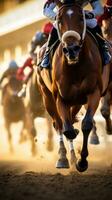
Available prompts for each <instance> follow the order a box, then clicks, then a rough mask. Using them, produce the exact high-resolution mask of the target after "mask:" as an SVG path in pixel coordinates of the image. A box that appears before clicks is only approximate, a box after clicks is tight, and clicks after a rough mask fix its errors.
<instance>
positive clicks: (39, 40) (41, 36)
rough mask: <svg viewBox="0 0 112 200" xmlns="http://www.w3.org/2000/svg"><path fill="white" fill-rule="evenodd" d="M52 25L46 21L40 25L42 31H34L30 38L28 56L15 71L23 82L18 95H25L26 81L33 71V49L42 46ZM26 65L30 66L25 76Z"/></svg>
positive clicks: (34, 58)
mask: <svg viewBox="0 0 112 200" xmlns="http://www.w3.org/2000/svg"><path fill="white" fill-rule="evenodd" d="M52 27H53V24H52V23H51V22H47V23H45V24H44V26H43V27H42V31H39V32H36V34H35V36H34V37H33V38H32V41H31V45H30V51H29V54H30V56H29V57H28V58H27V59H26V60H25V62H24V64H23V66H22V67H20V68H19V69H18V71H17V79H19V80H22V81H23V82H24V84H23V87H22V89H21V91H20V92H19V94H18V96H19V97H21V96H25V93H26V87H27V83H28V81H29V79H30V77H31V76H32V73H33V65H34V63H36V59H37V55H36V53H35V50H36V48H37V46H42V45H43V44H44V43H45V42H46V41H47V38H48V36H49V33H50V32H51V30H52ZM26 67H29V68H30V73H29V74H28V76H25V74H24V70H25V68H26Z"/></svg>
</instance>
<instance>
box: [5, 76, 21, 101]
mask: <svg viewBox="0 0 112 200" xmlns="http://www.w3.org/2000/svg"><path fill="white" fill-rule="evenodd" d="M21 88H22V82H21V81H20V80H17V79H16V76H11V77H10V78H9V81H8V84H7V92H8V94H9V95H10V96H11V97H17V98H18V92H19V91H20V89H21Z"/></svg>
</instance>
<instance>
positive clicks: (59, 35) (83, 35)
mask: <svg viewBox="0 0 112 200" xmlns="http://www.w3.org/2000/svg"><path fill="white" fill-rule="evenodd" d="M71 6H74V4H67V5H66V4H64V5H62V6H61V7H60V8H59V10H58V13H60V11H61V10H62V9H63V8H65V7H71ZM77 6H78V7H80V8H81V6H80V5H78V4H77ZM82 14H83V21H84V28H83V32H82V34H81V40H80V47H82V44H83V41H84V39H85V35H86V18H85V12H84V10H83V9H82ZM56 27H57V33H58V37H59V40H60V42H62V37H61V33H60V30H59V21H58V14H57V17H56Z"/></svg>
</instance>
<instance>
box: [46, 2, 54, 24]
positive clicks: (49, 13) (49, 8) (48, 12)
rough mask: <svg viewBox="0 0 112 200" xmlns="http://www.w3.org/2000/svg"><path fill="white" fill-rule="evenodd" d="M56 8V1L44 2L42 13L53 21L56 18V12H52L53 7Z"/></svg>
mask: <svg viewBox="0 0 112 200" xmlns="http://www.w3.org/2000/svg"><path fill="white" fill-rule="evenodd" d="M55 8H56V3H54V2H52V3H50V4H49V3H48V2H46V3H45V5H44V9H43V14H44V15H45V16H46V17H48V18H49V19H50V20H52V21H55V19H56V13H55V12H54V9H55Z"/></svg>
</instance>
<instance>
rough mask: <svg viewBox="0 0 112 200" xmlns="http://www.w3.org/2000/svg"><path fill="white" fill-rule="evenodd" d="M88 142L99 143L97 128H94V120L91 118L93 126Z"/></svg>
mask: <svg viewBox="0 0 112 200" xmlns="http://www.w3.org/2000/svg"><path fill="white" fill-rule="evenodd" d="M90 144H94V145H97V144H100V141H99V137H98V135H97V128H96V122H95V120H93V128H92V132H91V136H90Z"/></svg>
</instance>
